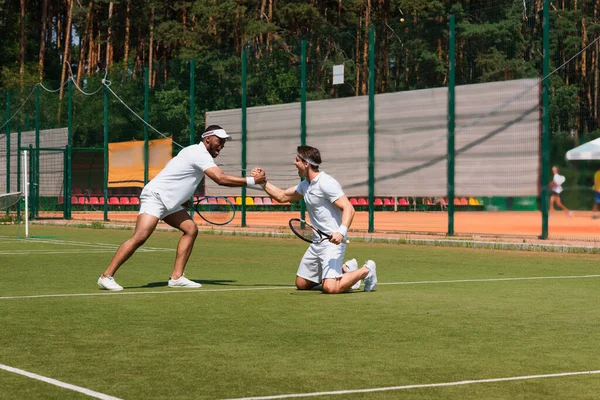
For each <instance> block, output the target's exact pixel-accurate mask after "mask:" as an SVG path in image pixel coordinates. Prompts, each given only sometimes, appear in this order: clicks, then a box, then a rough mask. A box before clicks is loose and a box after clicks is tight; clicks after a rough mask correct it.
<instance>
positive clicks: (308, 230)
mask: <svg viewBox="0 0 600 400" xmlns="http://www.w3.org/2000/svg"><path fill="white" fill-rule="evenodd" d="M290 228H291V229H292V231H294V232H295V233H296V235H298V236H301V237H302V238H304V240H306V241H308V242H319V241H320V240H321V239H323V238H322V237H321V235H320V234H319V232H317V231H315V230H314V229H313V228H312V227H311V226H310V225H309V224H307V223H304V222H302V221H301V220H291V221H290Z"/></svg>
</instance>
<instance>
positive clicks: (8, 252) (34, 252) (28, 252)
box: [0, 248, 174, 256]
mask: <svg viewBox="0 0 600 400" xmlns="http://www.w3.org/2000/svg"><path fill="white" fill-rule="evenodd" d="M115 251H116V248H115V249H104V250H94V249H86V250H5V251H0V255H2V254H3V255H7V256H10V255H22V256H29V255H31V256H33V255H39V254H91V253H110V254H113V253H114V252H115ZM161 251H174V250H173V249H137V251H136V253H156V252H161Z"/></svg>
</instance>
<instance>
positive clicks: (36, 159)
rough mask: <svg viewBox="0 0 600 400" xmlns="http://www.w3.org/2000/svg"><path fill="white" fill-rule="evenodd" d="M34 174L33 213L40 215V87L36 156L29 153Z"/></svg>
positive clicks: (36, 114)
mask: <svg viewBox="0 0 600 400" xmlns="http://www.w3.org/2000/svg"><path fill="white" fill-rule="evenodd" d="M29 158H30V159H31V165H32V166H33V168H32V170H33V171H34V175H33V176H31V177H30V178H29V179H30V180H31V181H32V186H31V188H32V190H31V192H32V193H31V195H32V199H33V205H32V207H31V211H32V212H31V215H32V216H33V217H37V216H38V206H39V204H40V87H39V86H37V87H36V88H35V156H34V155H33V154H29Z"/></svg>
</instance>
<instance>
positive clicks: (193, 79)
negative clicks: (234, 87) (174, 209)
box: [189, 60, 206, 220]
mask: <svg viewBox="0 0 600 400" xmlns="http://www.w3.org/2000/svg"><path fill="white" fill-rule="evenodd" d="M195 72H196V61H194V60H190V146H191V145H193V144H194V143H195V138H194V136H195V130H196V114H195V113H196V112H195V109H194V106H195V103H196V92H195V90H196V77H195ZM204 192H206V191H204ZM205 194H206V193H205ZM191 204H194V196H193V195H192V197H191V198H190V209H189V213H190V218H192V220H193V219H194V208H193V207H192V206H191Z"/></svg>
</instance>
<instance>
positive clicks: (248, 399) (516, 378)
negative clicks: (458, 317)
mask: <svg viewBox="0 0 600 400" xmlns="http://www.w3.org/2000/svg"><path fill="white" fill-rule="evenodd" d="M592 374H600V370H596V371H581V372H562V373H558V374H545V375H525V376H512V377H508V378H491V379H476V380H467V381H457V382H444V383H423V384H419V385H404V386H390V387H382V388H372V389H356V390H336V391H332V392H313V393H291V394H280V395H274V396H258V397H239V398H235V399H229V400H269V399H289V398H292V397H315V396H331V395H337V394H352V393H374V392H388V391H392V390H407V389H421V388H433V387H444V386H459V385H471V384H474V383H493V382H507V381H522V380H526V379H542V378H558V377H562V376H574V375H592Z"/></svg>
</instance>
